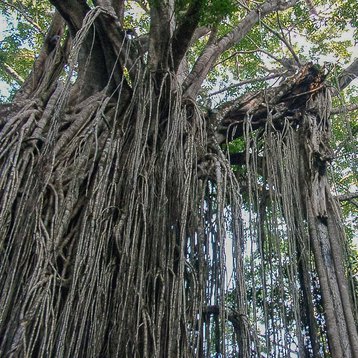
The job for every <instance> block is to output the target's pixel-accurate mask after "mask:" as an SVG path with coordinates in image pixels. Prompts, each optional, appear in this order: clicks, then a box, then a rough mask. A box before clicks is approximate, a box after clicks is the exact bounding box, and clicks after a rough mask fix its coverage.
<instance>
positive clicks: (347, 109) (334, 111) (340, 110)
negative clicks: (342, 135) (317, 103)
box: [331, 104, 358, 114]
mask: <svg viewBox="0 0 358 358" xmlns="http://www.w3.org/2000/svg"><path fill="white" fill-rule="evenodd" d="M357 109H358V104H351V105H349V106H342V107H336V108H332V110H331V114H341V113H346V112H352V111H356V110H357Z"/></svg>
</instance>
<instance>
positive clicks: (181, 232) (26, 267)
mask: <svg viewBox="0 0 358 358" xmlns="http://www.w3.org/2000/svg"><path fill="white" fill-rule="evenodd" d="M2 3H4V2H2ZM50 3H51V6H52V11H53V13H52V20H51V24H50V26H49V27H48V29H47V30H46V31H47V32H46V35H45V36H44V41H43V46H42V49H41V51H40V53H39V54H38V56H37V58H36V60H35V62H34V65H33V68H32V70H31V73H30V74H29V76H28V77H27V79H26V80H25V81H24V82H23V83H22V84H21V87H20V88H19V90H18V91H17V93H16V95H15V96H14V97H13V99H12V101H11V103H5V104H2V105H1V107H0V113H1V116H0V173H1V176H0V257H1V258H0V285H1V290H0V356H1V357H71V358H75V357H84V358H89V357H103V358H104V357H138V358H145V357H148V358H149V357H150V358H151V357H158V358H159V357H163V358H164V357H168V358H174V357H183V358H184V357H307V358H308V357H335V358H341V357H352V358H353V357H357V356H358V335H357V326H356V319H357V307H356V301H355V296H354V285H353V284H352V282H353V283H354V280H353V281H352V279H351V272H350V270H349V267H348V266H347V264H346V263H347V255H348V254H347V247H348V246H347V244H346V236H345V231H344V224H343V221H342V216H341V209H340V205H339V201H338V200H337V197H336V195H335V194H334V193H333V191H332V190H331V187H330V176H329V166H330V165H331V163H332V162H333V161H334V153H333V150H332V149H331V144H330V136H331V126H332V118H333V117H332V115H331V112H332V98H333V99H334V98H335V97H337V95H339V91H340V90H343V89H344V88H345V87H347V86H348V85H349V83H350V82H351V81H352V80H353V79H354V78H355V77H356V75H357V73H358V62H357V60H355V61H353V63H352V64H351V65H350V66H349V67H346V68H345V69H343V70H342V71H341V72H340V73H339V74H337V76H336V86H335V88H334V86H333V85H332V81H329V80H327V78H328V77H329V73H330V70H329V68H328V66H321V65H318V64H316V63H314V61H312V62H310V61H309V59H306V60H302V58H300V56H297V54H296V53H295V49H294V48H293V46H291V45H290V41H289V38H288V37H287V36H285V31H283V30H282V31H279V30H278V29H277V26H278V24H279V22H280V16H286V20H287V16H293V14H294V12H293V11H296V15H295V16H296V21H298V20H299V16H300V15H299V14H300V12H299V11H297V9H301V10H302V9H305V10H304V11H305V12H306V13H308V14H309V15H308V16H311V17H314V16H319V15H317V12H318V11H319V7H317V8H314V6H315V5H314V4H312V3H311V2H303V3H302V2H299V1H297V0H285V1H284V0H272V1H252V2H249V1H242V2H239V1H203V0H191V1H189V0H188V1H184V0H182V1H174V0H162V1H158V0H151V1H136V2H134V1H124V0H93V1H85V0H71V1H70V0H51V1H50ZM133 3H137V5H138V4H139V5H140V6H141V8H142V10H141V11H142V12H143V17H144V18H145V19H146V20H145V21H144V22H143V23H144V25H143V23H142V25H141V27H140V28H135V29H129V28H128V21H127V19H126V16H127V11H129V10H128V9H129V7H130V6H132V8H133V6H134V5H133ZM14 4H15V5H16V2H15V3H14ZM14 4H13V6H15V5H14ZM290 11H291V12H290ZM304 11H303V12H304ZM287 14H289V15H287ZM301 14H302V11H301ZM302 16H304V15H302ZM305 16H307V14H306V15H305ZM297 19H298V20H297ZM292 21H293V22H294V20H292ZM228 22H229V23H230V24H229V25H230V26H229V25H228V24H227V23H228ZM223 24H224V25H225V24H226V25H227V26H226V25H225V26H223ZM138 26H139V25H138ZM293 26H294V23H293ZM253 31H259V32H260V31H261V34H262V35H261V36H262V37H264V36H271V37H273V38H275V39H276V40H277V42H278V43H281V44H283V45H282V46H283V47H285V48H286V49H287V53H288V54H289V55H290V56H291V59H290V60H288V59H286V58H284V54H283V53H281V54H280V53H276V54H273V55H272V56H274V57H276V59H277V60H279V62H280V66H281V67H280V71H276V72H274V73H273V74H271V75H269V76H266V78H265V81H261V82H260V86H258V87H257V88H256V89H255V87H254V86H252V87H247V86H246V87H245V84H243V86H244V88H246V90H245V91H242V93H239V92H237V93H236V92H232V93H234V94H235V93H236V94H235V95H231V97H230V98H229V97H225V96H224V94H221V95H220V94H218V98H219V100H218V102H217V105H213V104H212V103H211V104H210V103H209V101H206V99H207V98H209V97H208V93H207V92H208V91H206V87H205V83H206V81H208V78H209V77H210V76H212V75H213V71H214V70H215V68H216V66H218V64H219V63H221V62H223V63H222V65H221V66H225V58H228V51H232V49H236V50H237V51H239V50H238V49H241V53H242V52H245V46H246V45H247V44H248V43H251V44H252V42H250V41H249V40H250V36H251V35H250V34H252V32H253ZM286 34H287V33H286ZM251 40H252V36H251ZM259 45H260V44H259ZM261 45H262V46H263V44H261ZM240 46H241V47H240ZM239 52H240V51H239ZM263 52H264V51H263ZM266 52H267V51H266ZM247 53H248V54H249V53H250V51H249V50H248V51H247ZM287 53H286V56H287ZM225 56H226V57H225ZM238 71H240V63H239V64H238ZM274 78H275V80H273V79H274ZM232 79H233V81H234V80H235V79H234V78H232ZM229 80H230V78H227V79H226V81H229ZM251 80H253V78H250V77H249V75H247V79H246V83H248V84H250V83H251V82H250V81H251ZM233 87H235V86H233ZM217 92H218V93H219V92H220V91H219V90H217ZM220 96H221V97H220ZM333 111H335V109H333Z"/></svg>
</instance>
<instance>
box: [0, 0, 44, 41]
mask: <svg viewBox="0 0 358 358" xmlns="http://www.w3.org/2000/svg"><path fill="white" fill-rule="evenodd" d="M0 3H2V4H4V5H5V6H8V7H11V8H12V9H14V10H16V11H17V12H18V13H19V14H20V15H21V16H22V17H23V18H24V19H25V20H26V21H27V22H28V23H29V24H31V25H32V26H33V27H34V28H35V29H36V30H37V31H38V32H39V33H41V34H43V35H44V34H45V33H44V31H43V30H42V29H41V26H40V25H39V24H38V23H37V22H36V21H34V20H32V19H31V17H29V16H28V15H27V14H26V12H25V11H24V10H22V9H20V8H19V7H17V6H16V5H14V4H10V3H8V2H7V1H3V0H0Z"/></svg>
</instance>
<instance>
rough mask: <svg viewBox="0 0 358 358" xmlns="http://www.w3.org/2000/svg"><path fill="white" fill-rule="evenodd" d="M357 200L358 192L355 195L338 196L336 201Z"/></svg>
mask: <svg viewBox="0 0 358 358" xmlns="http://www.w3.org/2000/svg"><path fill="white" fill-rule="evenodd" d="M355 198H358V191H356V192H354V193H348V194H342V195H337V196H336V199H338V200H339V201H351V200H352V199H355ZM355 205H356V204H355Z"/></svg>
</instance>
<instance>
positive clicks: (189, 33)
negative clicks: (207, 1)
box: [172, 0, 203, 72]
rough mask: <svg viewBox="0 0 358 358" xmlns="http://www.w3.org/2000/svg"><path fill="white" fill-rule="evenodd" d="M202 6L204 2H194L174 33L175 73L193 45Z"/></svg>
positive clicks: (199, 0)
mask: <svg viewBox="0 0 358 358" xmlns="http://www.w3.org/2000/svg"><path fill="white" fill-rule="evenodd" d="M202 4H203V2H202V1H201V0H195V1H193V2H192V3H191V5H190V6H189V9H188V10H187V12H186V14H185V15H184V16H183V20H182V21H181V23H180V24H179V26H178V27H177V29H176V30H175V31H174V34H173V42H172V51H173V61H174V71H175V72H176V71H177V70H178V68H179V65H180V63H181V61H182V59H183V57H184V56H185V54H186V51H187V50H188V48H189V46H190V44H191V40H192V38H193V35H194V32H195V29H196V28H197V26H198V23H199V20H200V14H201V9H202Z"/></svg>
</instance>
